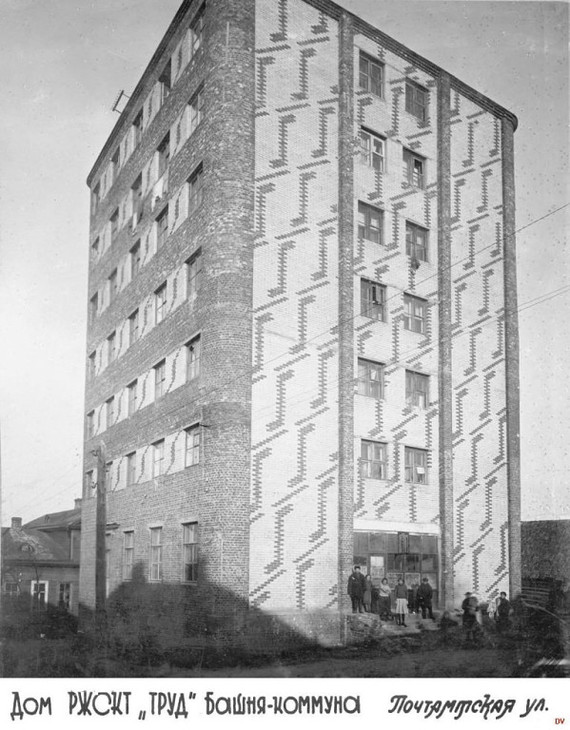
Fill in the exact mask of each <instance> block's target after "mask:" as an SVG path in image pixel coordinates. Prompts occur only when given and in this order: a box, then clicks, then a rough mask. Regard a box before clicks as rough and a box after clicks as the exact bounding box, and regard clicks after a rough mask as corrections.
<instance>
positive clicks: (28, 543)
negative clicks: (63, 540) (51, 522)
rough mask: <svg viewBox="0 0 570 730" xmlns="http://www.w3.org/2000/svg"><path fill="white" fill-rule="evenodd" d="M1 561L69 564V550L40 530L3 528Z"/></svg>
mask: <svg viewBox="0 0 570 730" xmlns="http://www.w3.org/2000/svg"><path fill="white" fill-rule="evenodd" d="M2 559H3V561H4V562H5V563H6V562H10V563H22V564H30V563H46V562H49V563H53V562H57V563H59V562H69V549H68V548H66V547H64V546H63V545H60V544H59V543H58V542H57V541H56V540H54V539H53V537H51V535H49V534H48V533H46V532H42V531H41V530H29V529H26V528H21V527H16V528H14V527H3V528H2Z"/></svg>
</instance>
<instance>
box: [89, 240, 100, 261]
mask: <svg viewBox="0 0 570 730" xmlns="http://www.w3.org/2000/svg"><path fill="white" fill-rule="evenodd" d="M91 256H92V257H93V258H94V259H96V258H97V256H99V236H97V238H96V239H95V240H94V241H93V243H92V244H91Z"/></svg>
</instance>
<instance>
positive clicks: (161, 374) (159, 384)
mask: <svg viewBox="0 0 570 730" xmlns="http://www.w3.org/2000/svg"><path fill="white" fill-rule="evenodd" d="M153 370H154V399H155V400H158V399H159V398H162V396H163V395H164V392H165V391H164V386H165V383H166V360H161V361H160V362H157V363H156V365H155V366H154V367H153Z"/></svg>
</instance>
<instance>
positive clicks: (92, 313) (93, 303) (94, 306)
mask: <svg viewBox="0 0 570 730" xmlns="http://www.w3.org/2000/svg"><path fill="white" fill-rule="evenodd" d="M98 313H99V294H98V292H95V294H93V296H92V297H91V299H90V300H89V320H90V322H93V320H94V319H95V318H96V317H97V314H98Z"/></svg>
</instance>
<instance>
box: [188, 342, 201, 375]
mask: <svg viewBox="0 0 570 730" xmlns="http://www.w3.org/2000/svg"><path fill="white" fill-rule="evenodd" d="M198 375H200V335H198V337H194V339H192V340H190V342H189V343H188V344H187V345H186V380H193V379H194V378H197V377H198Z"/></svg>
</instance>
